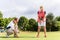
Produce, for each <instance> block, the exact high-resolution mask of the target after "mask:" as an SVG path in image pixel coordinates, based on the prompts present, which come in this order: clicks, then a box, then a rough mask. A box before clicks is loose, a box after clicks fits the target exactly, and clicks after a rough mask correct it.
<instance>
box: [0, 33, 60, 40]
mask: <svg viewBox="0 0 60 40" xmlns="http://www.w3.org/2000/svg"><path fill="white" fill-rule="evenodd" d="M36 34H37V32H20V33H19V34H18V35H19V38H14V37H13V35H10V37H9V38H6V37H5V35H6V33H0V40H60V32H47V37H46V38H44V33H43V32H41V33H40V38H36Z"/></svg>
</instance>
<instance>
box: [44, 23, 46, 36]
mask: <svg viewBox="0 0 60 40" xmlns="http://www.w3.org/2000/svg"><path fill="white" fill-rule="evenodd" d="M44 37H46V22H44Z"/></svg>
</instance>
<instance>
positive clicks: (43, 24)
mask: <svg viewBox="0 0 60 40" xmlns="http://www.w3.org/2000/svg"><path fill="white" fill-rule="evenodd" d="M38 26H44V27H45V26H46V21H45V22H38Z"/></svg>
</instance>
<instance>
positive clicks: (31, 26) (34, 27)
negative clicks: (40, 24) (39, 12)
mask: <svg viewBox="0 0 60 40" xmlns="http://www.w3.org/2000/svg"><path fill="white" fill-rule="evenodd" d="M29 30H30V31H37V22H36V20H35V19H33V18H31V19H29Z"/></svg>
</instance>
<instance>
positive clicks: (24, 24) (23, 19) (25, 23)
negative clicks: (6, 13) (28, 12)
mask: <svg viewBox="0 0 60 40" xmlns="http://www.w3.org/2000/svg"><path fill="white" fill-rule="evenodd" d="M18 26H19V28H22V29H23V30H27V29H26V28H27V27H28V19H27V18H26V17H24V16H21V17H20V19H19V22H18Z"/></svg>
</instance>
